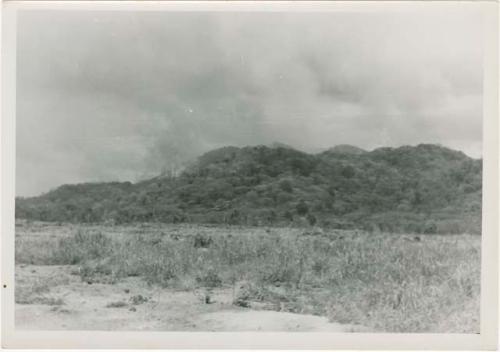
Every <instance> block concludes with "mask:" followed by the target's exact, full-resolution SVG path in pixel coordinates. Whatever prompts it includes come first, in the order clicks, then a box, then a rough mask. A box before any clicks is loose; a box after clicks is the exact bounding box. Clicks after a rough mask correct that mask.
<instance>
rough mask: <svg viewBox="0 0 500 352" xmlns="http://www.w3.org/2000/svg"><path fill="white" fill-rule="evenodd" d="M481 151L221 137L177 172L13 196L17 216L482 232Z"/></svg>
mask: <svg viewBox="0 0 500 352" xmlns="http://www.w3.org/2000/svg"><path fill="white" fill-rule="evenodd" d="M481 192H482V161H481V160H476V159H472V158H469V157H468V156H466V155H465V154H463V153H462V152H458V151H453V150H450V149H448V148H444V147H441V146H437V145H429V144H421V145H418V146H416V147H413V146H404V147H400V148H379V149H376V150H373V151H371V152H366V151H364V150H362V149H359V148H356V147H352V146H337V147H335V148H332V149H331V150H328V151H325V152H322V153H319V154H314V155H312V154H307V153H304V152H301V151H297V150H295V149H292V148H288V147H285V146H277V147H266V146H257V147H244V148H237V147H224V148H221V149H217V150H214V151H211V152H208V153H206V154H204V155H202V156H201V157H199V158H198V160H197V161H196V162H195V163H193V164H192V165H191V166H189V167H187V168H186V169H185V170H184V171H183V172H182V173H181V174H180V175H179V176H177V177H156V178H153V179H150V180H147V181H143V182H139V183H136V184H132V183H130V182H125V183H119V182H112V183H87V184H77V185H64V186H61V187H59V188H57V189H55V190H53V191H50V192H48V193H46V194H44V195H41V196H39V197H32V198H18V199H16V217H17V218H24V219H31V220H42V221H60V222H88V223H98V222H106V223H131V222H166V223H186V222H187V223H215V224H239V225H273V226H274V225H276V226H310V225H315V226H321V227H324V228H338V229H352V228H360V229H364V230H369V231H394V232H397V231H409V232H415V233H463V232H468V233H480V231H481Z"/></svg>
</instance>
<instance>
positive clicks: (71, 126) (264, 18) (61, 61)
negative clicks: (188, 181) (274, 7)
mask: <svg viewBox="0 0 500 352" xmlns="http://www.w3.org/2000/svg"><path fill="white" fill-rule="evenodd" d="M480 24H481V19H480V18H479V16H478V15H477V14H474V13H473V12H467V13H465V12H463V13H462V12H458V11H457V12H453V13H443V12H441V13H434V12H419V13H398V14H397V15H396V14H394V13H387V14H380V13H307V14H306V13H303V14H297V13H295V14H294V13H288V14H287V13H214V12H211V13H209V12H204V13H201V12H200V13H186V12H183V13H179V12H178V13H165V12H163V13H161V12H128V11H127V12H82V11H78V12H75V11H73V12H69V11H63V12H62V11H24V12H21V13H20V15H19V19H18V25H19V29H18V43H17V47H18V82H17V88H18V91H17V193H18V194H19V195H32V194H38V193H40V192H43V191H47V190H48V189H50V188H53V187H56V186H58V185H60V184H62V183H72V182H83V181H103V180H132V181H135V180H138V179H141V178H144V177H149V176H152V175H155V174H157V173H159V172H161V170H162V169H164V168H171V167H174V166H175V167H178V166H180V165H182V164H183V163H185V162H186V160H190V159H192V158H194V157H195V156H197V155H199V154H200V153H202V152H204V151H207V150H210V149H212V148H215V147H219V146H223V145H254V144H261V143H272V142H274V141H280V142H283V143H287V144H290V145H293V146H295V147H297V148H301V149H304V150H306V151H317V150H320V149H321V148H326V147H330V146H333V145H336V144H341V143H349V144H354V145H358V146H360V147H364V148H368V149H371V148H375V147H378V146H382V145H390V146H397V145H402V144H416V143H421V142H432V143H441V144H443V145H447V146H450V147H452V148H456V149H461V150H463V151H465V152H466V153H469V154H470V155H473V156H480V155H481V130H482V105H481V104H482V48H481V40H480V39H481V37H482V36H481V25H480Z"/></svg>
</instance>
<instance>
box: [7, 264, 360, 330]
mask: <svg viewBox="0 0 500 352" xmlns="http://www.w3.org/2000/svg"><path fill="white" fill-rule="evenodd" d="M76 270H77V268H76V267H71V266H32V265H19V266H17V267H16V290H19V292H18V293H19V294H18V298H17V300H18V301H20V302H22V303H17V304H16V313H15V320H16V328H18V329H34V330H39V329H43V330H157V331H259V330H261V331H330V332H351V331H363V329H362V328H361V327H356V326H351V325H341V324H334V323H330V322H328V320H327V319H326V318H324V317H318V316H313V315H302V314H293V313H285V312H277V311H269V310H254V309H249V308H240V307H236V306H234V305H232V304H231V302H232V290H230V289H220V290H216V291H213V292H212V293H211V301H212V302H211V303H210V304H206V303H205V302H204V300H203V297H204V292H198V291H195V292H192V291H189V292H188V291H175V290H170V289H162V288H155V287H150V286H148V285H147V284H146V283H144V282H143V281H142V280H141V279H140V278H127V279H125V280H122V281H120V282H117V283H114V284H106V283H90V284H89V283H87V282H82V281H81V280H80V277H79V276H78V275H74V274H75V271H76ZM72 273H73V274H72ZM134 297H135V299H134Z"/></svg>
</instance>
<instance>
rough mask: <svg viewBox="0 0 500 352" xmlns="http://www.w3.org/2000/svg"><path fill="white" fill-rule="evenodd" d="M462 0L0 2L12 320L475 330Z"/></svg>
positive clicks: (479, 206)
mask: <svg viewBox="0 0 500 352" xmlns="http://www.w3.org/2000/svg"><path fill="white" fill-rule="evenodd" d="M146 3H147V2H146ZM451 3H453V2H451ZM480 4H481V2H478V4H477V6H475V5H469V6H463V7H462V6H459V3H456V5H457V6H455V7H453V8H451V10H450V6H448V7H443V8H441V7H439V6H436V7H433V6H432V3H431V4H429V5H428V6H422V7H419V8H417V9H416V10H412V9H413V8H409V10H404V9H403V11H391V6H390V5H387V8H386V10H385V11H379V10H373V9H372V10H370V11H368V8H366V10H364V9H363V8H362V7H359V6H358V7H357V10H356V11H341V10H338V11H337V10H336V11H323V10H321V7H319V8H318V9H317V10H314V8H313V9H312V10H311V9H310V10H308V11H295V10H294V7H293V4H292V5H290V4H289V5H288V7H283V8H280V7H279V6H278V7H277V8H274V9H273V10H272V11H265V10H264V9H262V10H259V8H258V7H252V9H253V10H252V11H239V10H238V8H232V7H231V2H227V4H226V5H227V6H225V7H224V8H223V9H222V8H220V9H221V10H217V9H215V10H206V9H205V10H201V9H200V10H197V8H196V6H195V5H194V4H193V5H191V7H190V8H189V9H188V10H183V11H170V10H168V8H163V9H159V10H155V11H153V10H152V8H148V7H147V6H146V5H144V6H143V7H142V8H141V7H137V6H136V7H134V8H132V9H128V10H126V11H121V10H120V8H119V7H117V8H116V9H113V8H110V7H107V8H106V9H98V8H97V9H90V8H86V9H80V10H74V9H65V8H64V7H62V8H58V9H50V8H48V9H43V8H34V9H30V8H29V7H28V8H24V9H19V10H18V11H17V12H16V34H15V39H16V47H15V117H14V123H15V154H13V155H15V156H14V157H13V158H14V159H15V187H14V185H13V187H14V189H15V191H12V192H13V193H14V192H15V209H13V214H14V216H15V218H14V219H12V222H13V225H12V226H13V229H14V234H13V235H12V236H13V243H14V248H11V249H10V250H11V251H12V253H13V254H12V256H13V258H14V263H12V267H13V268H14V274H15V275H14V279H15V281H14V282H13V284H14V293H13V295H14V301H15V303H14V305H13V313H14V315H13V317H14V327H15V330H16V331H60V332H64V331H112V332H120V331H121V332H126V331H130V332H213V333H216V332H287V333H297V332H322V333H349V334H351V333H352V334H356V333H363V334H378V333H405V334H411V333H420V334H457V335H461V334H470V335H478V334H480V333H481V331H482V330H481V329H482V326H481V297H482V282H481V277H482V273H483V270H484V267H483V266H482V265H481V261H482V259H483V260H484V258H482V250H483V246H484V242H483V240H484V237H485V233H484V219H485V215H484V212H485V208H484V207H485V205H484V204H485V203H484V196H485V193H486V192H485V191H484V190H485V189H484V182H483V180H484V177H483V176H484V170H485V169H484V162H485V161H484V157H485V154H484V153H485V150H486V147H487V145H486V144H485V138H484V132H483V131H485V130H487V128H485V125H484V124H485V119H484V116H485V111H486V109H487V108H486V106H485V101H486V100H485V84H484V80H485V62H487V59H486V57H485V53H486V52H488V48H487V47H486V44H485V43H487V42H486V41H485V40H484V35H485V34H484V33H485V22H486V21H485V19H484V11H481V5H480ZM219 5H220V4H219ZM254 5H255V4H254ZM241 6H242V7H244V6H245V5H241ZM217 8H219V7H217ZM370 9H371V8H370ZM13 172H14V171H13ZM494 196H495V197H496V195H494ZM494 201H495V200H494ZM13 202H14V201H13ZM14 235H15V237H14ZM491 235H494V236H497V234H496V233H495V234H491ZM494 307H496V306H494Z"/></svg>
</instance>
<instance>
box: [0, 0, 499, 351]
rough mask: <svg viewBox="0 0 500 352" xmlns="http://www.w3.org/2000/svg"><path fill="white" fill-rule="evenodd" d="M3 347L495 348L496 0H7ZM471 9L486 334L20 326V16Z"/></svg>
mask: <svg viewBox="0 0 500 352" xmlns="http://www.w3.org/2000/svg"><path fill="white" fill-rule="evenodd" d="M2 5H3V6H2V49H3V50H2V95H1V96H2V101H1V103H2V104H1V106H2V109H1V111H2V116H1V244H2V249H1V254H2V259H1V264H2V269H1V274H2V302H1V303H2V347H5V348H51V349H55V348H120V349H132V348H134V349H139V348H170V349H229V348H230V349H385V350H394V349H399V350H401V349H432V350H479V349H481V350H484V349H486V350H492V349H496V348H497V343H498V341H497V338H498V336H497V334H498V228H499V227H498V216H499V211H498V210H499V209H498V196H499V187H498V182H499V177H498V175H499V163H498V156H499V148H498V147H499V144H498V133H499V124H498V112H499V107H498V98H499V96H498V78H499V72H498V39H499V38H498V14H499V11H498V9H499V6H498V5H499V4H498V2H495V1H474V2H466V1H338V2H323V1H296V2H295V1H262V2H259V1H4V2H3V4H2ZM429 8H440V9H446V10H449V11H454V10H455V9H458V8H459V9H461V10H463V9H464V8H467V10H469V9H470V11H480V12H481V13H482V15H483V16H484V17H483V18H484V36H483V39H484V43H483V45H484V65H483V69H484V71H483V80H484V81H483V203H482V204H483V207H482V209H483V213H482V221H483V222H482V224H483V227H482V229H483V233H482V243H481V250H482V259H481V260H482V262H481V316H480V324H481V325H480V334H403V333H400V334H391V333H303V332H300V333H297V332H293V333H284V332H279V333H278V332H276V333H271V332H137V331H121V332H117V331H113V332H105V331H38V330H36V331H28V330H16V329H15V326H14V306H15V305H14V282H15V280H14V269H15V264H14V254H15V251H14V243H15V233H14V230H15V219H14V209H15V204H14V200H15V160H16V158H15V146H16V134H15V131H16V129H15V125H16V33H17V32H16V29H17V27H16V19H17V13H18V12H19V11H23V10H30V9H37V10H75V11H78V10H92V11H94V10H97V11H104V10H106V11H294V12H319V11H321V12H324V11H336V12H338V11H343V12H347V11H356V12H360V11H363V12H367V11H375V12H376V11H384V12H387V11H394V12H395V13H397V12H401V11H420V10H428V9H429Z"/></svg>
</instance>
